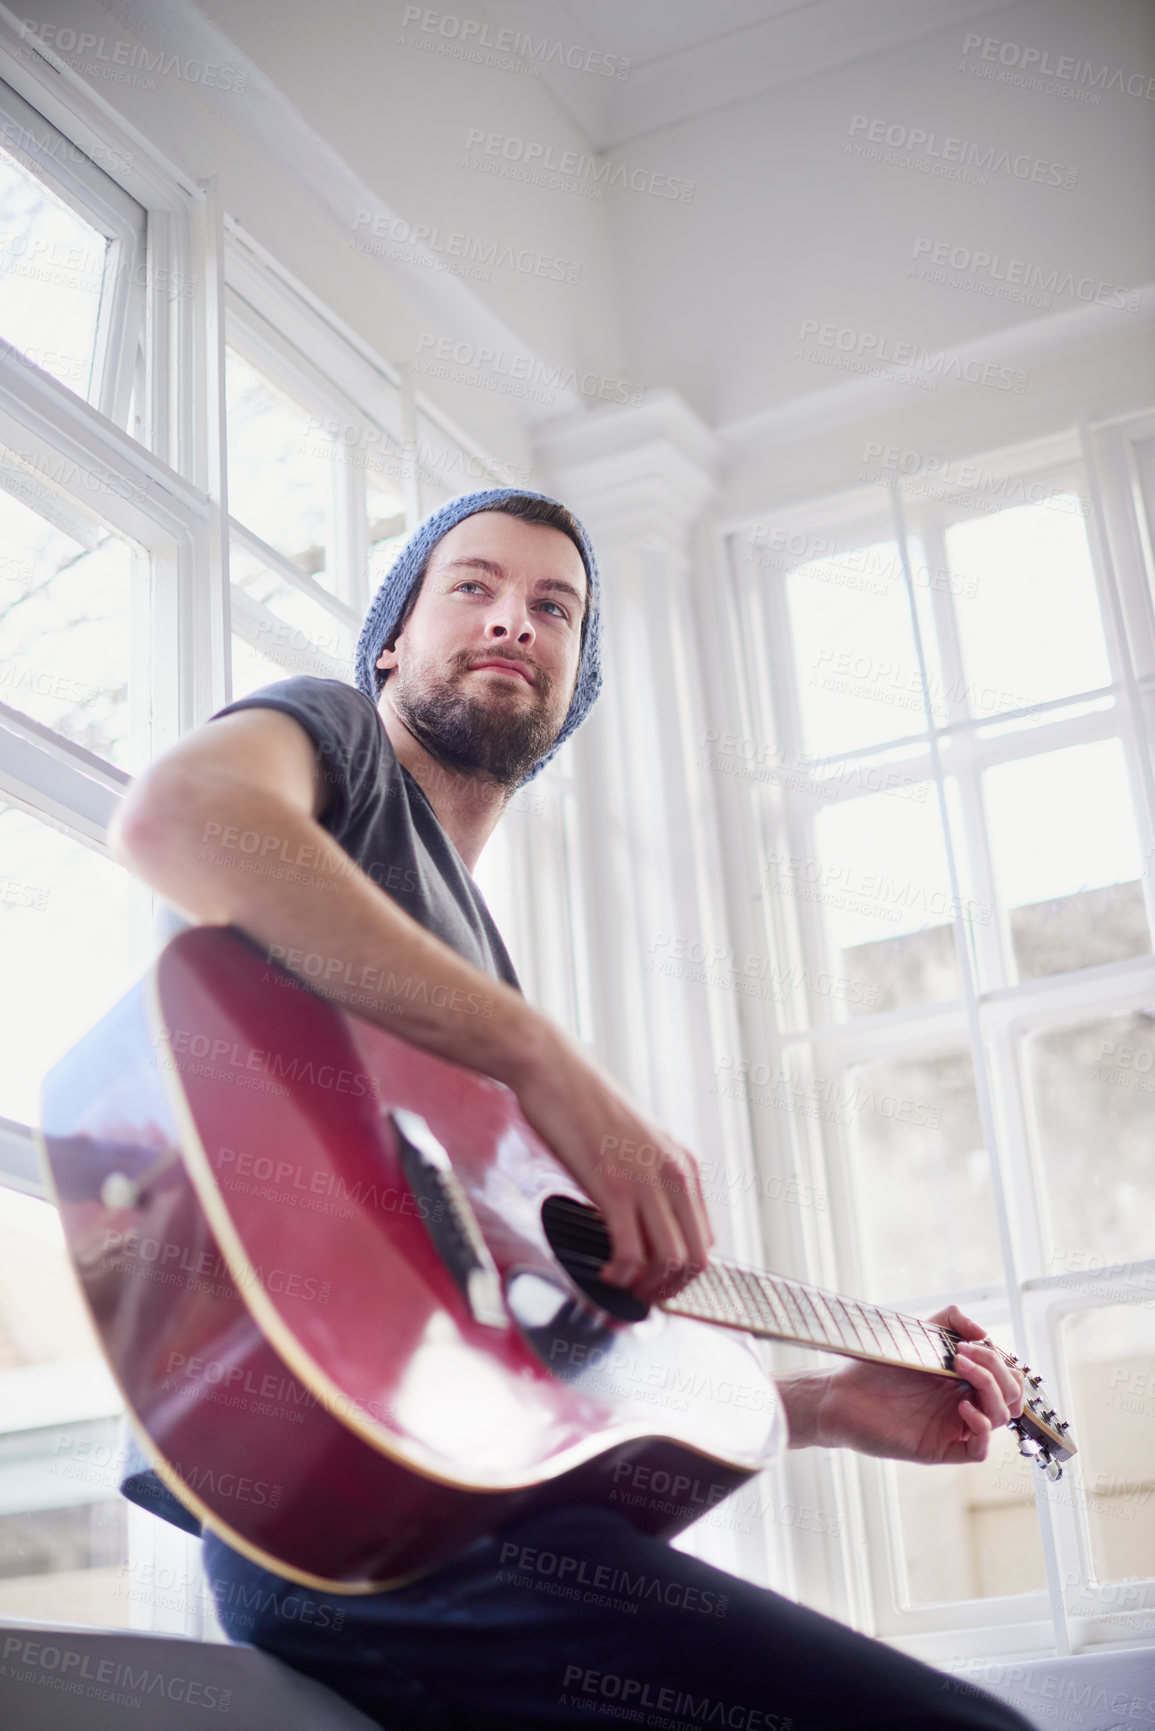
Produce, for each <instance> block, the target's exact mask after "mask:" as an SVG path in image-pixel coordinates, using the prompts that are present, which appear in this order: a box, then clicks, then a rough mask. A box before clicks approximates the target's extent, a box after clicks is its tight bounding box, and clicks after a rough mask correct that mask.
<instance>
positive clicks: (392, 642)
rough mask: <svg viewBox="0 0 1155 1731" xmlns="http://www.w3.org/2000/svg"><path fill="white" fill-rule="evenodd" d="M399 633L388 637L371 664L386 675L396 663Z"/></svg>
mask: <svg viewBox="0 0 1155 1731" xmlns="http://www.w3.org/2000/svg"><path fill="white" fill-rule="evenodd" d="M399 635H400V633H395V634H394V635H393V636H392V637H391V638H390V639H389V641H388V643H386V644H385V645H384V647H383V648H382V650H381V653H380V655H379V656H378V657H377V660H376V661H375V662H374V664H373V665H374V666H375V667H380V668H381V670H382V671H383V672H384V673H385V674H386V676H388V675H389V674H390V673H392V671H393V669H394V668H395V667H396V665H397V637H398V636H399Z"/></svg>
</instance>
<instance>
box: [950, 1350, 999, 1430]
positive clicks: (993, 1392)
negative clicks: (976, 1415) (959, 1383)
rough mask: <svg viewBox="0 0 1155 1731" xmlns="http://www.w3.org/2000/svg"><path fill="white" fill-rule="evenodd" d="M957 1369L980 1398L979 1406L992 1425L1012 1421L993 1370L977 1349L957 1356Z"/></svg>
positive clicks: (961, 1351) (959, 1352) (962, 1351)
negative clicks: (978, 1353)
mask: <svg viewBox="0 0 1155 1731" xmlns="http://www.w3.org/2000/svg"><path fill="white" fill-rule="evenodd" d="M955 1369H956V1370H960V1371H961V1373H962V1375H963V1376H964V1377H965V1378H966V1380H967V1382H968V1383H969V1384H970V1386H971V1387H972V1388H973V1389H974V1391H975V1394H976V1395H977V1397H978V1404H979V1406H980V1408H981V1409H982V1411H983V1412H984V1413H985V1414H986V1416H987V1418H988V1419H989V1420H990V1422H991V1424H993V1425H994V1424H998V1425H1003V1424H1006V1423H1007V1422H1008V1421H1009V1419H1010V1416H1011V1414H1010V1407H1009V1404H1008V1402H1007V1401H1006V1399H1005V1398H1004V1396H1003V1390H1002V1388H1001V1386H1000V1384H999V1381H998V1378H997V1377H996V1376H995V1374H994V1372H993V1370H991V1369H989V1368H988V1366H987V1365H986V1364H984V1363H983V1362H982V1360H981V1359H979V1357H978V1356H977V1354H976V1352H975V1349H974V1348H973V1347H972V1348H969V1349H968V1348H963V1349H960V1350H959V1351H958V1352H956V1354H955Z"/></svg>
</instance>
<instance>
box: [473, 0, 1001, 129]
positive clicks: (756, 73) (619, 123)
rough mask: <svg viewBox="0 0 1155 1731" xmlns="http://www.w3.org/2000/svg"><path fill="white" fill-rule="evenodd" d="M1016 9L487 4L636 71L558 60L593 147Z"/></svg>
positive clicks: (737, 1)
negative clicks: (613, 74)
mask: <svg viewBox="0 0 1155 1731" xmlns="http://www.w3.org/2000/svg"><path fill="white" fill-rule="evenodd" d="M1012 3H1013V0H486V4H485V10H486V11H487V12H488V13H489V14H490V16H491V17H492V18H493V19H494V20H495V21H496V22H497V24H498V25H499V26H508V27H510V28H512V29H515V30H519V31H524V32H526V33H528V34H529V35H531V36H532V37H533V39H534V41H535V42H540V40H541V38H542V37H543V36H545V37H546V38H547V39H549V41H550V42H551V44H552V43H561V44H562V45H563V47H565V48H569V47H578V48H596V49H600V50H601V51H602V52H603V53H604V54H613V55H615V56H624V57H626V58H627V59H628V60H629V61H630V67H629V73H628V76H627V77H626V78H608V77H605V76H601V75H599V74H597V73H592V72H584V71H574V70H570V69H569V68H568V67H565V66H561V65H559V64H558V62H557V61H556V60H555V61H554V62H553V63H552V64H550V63H547V64H546V66H545V68H544V70H543V73H542V79H543V82H544V83H545V84H547V85H548V86H549V88H550V89H551V91H552V92H553V94H554V95H555V96H556V97H557V99H558V100H559V101H560V102H561V103H562V105H563V106H564V107H565V108H566V109H567V110H568V111H569V113H570V115H571V116H572V117H573V119H574V120H575V121H576V122H577V124H578V125H579V126H580V127H581V129H582V131H583V132H584V133H585V134H586V136H587V137H588V138H589V140H590V142H591V144H592V145H594V146H595V148H597V149H599V150H605V151H608V150H612V149H613V148H615V147H616V146H618V145H621V144H625V143H626V142H628V141H629V140H632V139H636V138H641V137H643V136H644V135H645V134H647V133H650V132H656V131H658V130H659V129H660V128H662V127H666V126H672V125H675V124H676V123H677V122H678V121H680V120H688V119H691V118H692V117H694V116H696V115H701V114H708V113H709V112H710V111H711V110H712V109H716V108H726V107H728V106H729V105H730V104H731V103H734V102H741V101H743V100H745V99H747V98H749V97H754V96H761V95H764V94H765V93H766V92H767V91H769V90H775V89H778V88H780V87H782V86H783V85H787V84H794V83H797V82H798V81H799V80H801V79H804V78H811V77H813V76H815V75H816V74H818V73H821V72H826V71H828V70H830V69H831V68H833V67H838V66H847V65H849V64H850V63H851V62H852V61H854V60H860V59H863V58H864V57H866V56H869V55H871V54H877V53H879V52H880V51H882V50H884V49H888V48H893V47H896V46H897V45H898V44H900V43H903V42H911V41H914V40H915V39H916V38H918V37H920V36H929V35H931V34H933V33H934V32H935V31H937V30H943V29H947V28H949V27H950V26H951V25H953V24H964V23H966V22H967V21H968V20H970V19H973V18H978V17H981V16H982V15H983V14H984V13H990V12H997V11H1001V10H1002V8H1003V7H1004V6H1006V5H1009V4H1012Z"/></svg>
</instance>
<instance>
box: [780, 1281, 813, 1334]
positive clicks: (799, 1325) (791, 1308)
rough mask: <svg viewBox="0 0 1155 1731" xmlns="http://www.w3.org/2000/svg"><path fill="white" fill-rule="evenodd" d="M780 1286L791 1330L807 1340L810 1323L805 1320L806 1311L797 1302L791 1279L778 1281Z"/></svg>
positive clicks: (809, 1332)
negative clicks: (791, 1325)
mask: <svg viewBox="0 0 1155 1731" xmlns="http://www.w3.org/2000/svg"><path fill="white" fill-rule="evenodd" d="M780 1286H781V1290H782V1301H783V1303H784V1304H785V1306H786V1312H787V1315H788V1316H789V1317H790V1320H791V1322H792V1324H793V1332H794V1333H795V1334H796V1335H797V1336H798V1337H799V1338H800V1339H802V1340H809V1338H810V1334H811V1329H810V1324H809V1323H808V1322H807V1320H806V1312H805V1311H804V1310H803V1309H802V1306H801V1305H800V1304H799V1302H798V1294H797V1292H796V1291H795V1289H794V1283H793V1282H792V1281H787V1280H783V1281H781V1282H780Z"/></svg>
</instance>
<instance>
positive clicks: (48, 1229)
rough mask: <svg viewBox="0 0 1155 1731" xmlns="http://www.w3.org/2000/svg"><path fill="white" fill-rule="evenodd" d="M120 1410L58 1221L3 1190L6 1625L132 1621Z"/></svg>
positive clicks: (1, 1571)
mask: <svg viewBox="0 0 1155 1731" xmlns="http://www.w3.org/2000/svg"><path fill="white" fill-rule="evenodd" d="M120 1410H121V1401H120V1396H119V1394H118V1392H117V1389H116V1387H115V1385H114V1383H113V1381H112V1378H111V1376H110V1375H109V1373H108V1371H107V1369H106V1368H105V1364H104V1360H103V1357H102V1356H101V1354H100V1350H99V1347H98V1346H97V1342H96V1337H95V1335H94V1333H93V1330H92V1326H91V1323H90V1320H89V1315H88V1310H87V1308H86V1306H85V1304H84V1302H83V1300H82V1298H81V1296H80V1291H79V1288H78V1287H77V1285H76V1281H75V1279H74V1277H73V1273H72V1269H71V1266H70V1263H69V1260H68V1256H67V1253H66V1252H65V1248H64V1238H63V1234H62V1233H61V1230H60V1224H59V1221H58V1219H57V1216H56V1210H55V1209H54V1208H53V1207H52V1206H51V1204H49V1203H47V1202H41V1201H37V1200H36V1199H34V1198H32V1197H29V1196H20V1195H17V1194H16V1193H15V1192H14V1191H10V1190H3V1189H0V1414H2V1415H3V1416H2V1417H0V1427H2V1428H0V1616H9V1617H38V1618H39V1617H43V1618H46V1619H48V1620H50V1621H54V1622H66V1623H97V1624H106V1625H107V1624H112V1625H114V1626H115V1625H124V1624H125V1623H126V1622H127V1621H128V1615H127V1609H128V1608H127V1606H126V1605H125V1604H124V1601H123V1595H122V1592H121V1581H122V1572H123V1568H124V1564H125V1562H126V1560H127V1550H126V1508H125V1504H124V1502H123V1500H122V1499H121V1498H120V1497H118V1496H117V1495H116V1482H115V1469H116V1464H117V1459H118V1455H119V1441H120V1439H119V1429H120V1427H119V1422H118V1420H117V1418H116V1417H115V1416H114V1415H116V1414H119V1412H120Z"/></svg>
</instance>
